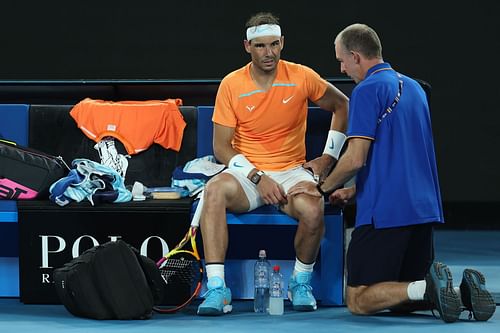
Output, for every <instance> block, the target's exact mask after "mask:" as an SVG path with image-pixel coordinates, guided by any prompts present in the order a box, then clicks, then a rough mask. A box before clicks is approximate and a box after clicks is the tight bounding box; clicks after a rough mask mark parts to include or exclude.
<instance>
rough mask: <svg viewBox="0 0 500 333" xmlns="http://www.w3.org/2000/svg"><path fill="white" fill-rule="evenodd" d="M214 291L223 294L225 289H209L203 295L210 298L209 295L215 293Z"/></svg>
mask: <svg viewBox="0 0 500 333" xmlns="http://www.w3.org/2000/svg"><path fill="white" fill-rule="evenodd" d="M213 293H216V294H221V295H222V293H223V290H222V288H213V289H208V290H207V291H206V292H205V293H204V294H203V295H202V297H203V298H205V299H208V297H209V296H210V295H211V294H213Z"/></svg>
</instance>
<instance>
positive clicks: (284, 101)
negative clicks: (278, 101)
mask: <svg viewBox="0 0 500 333" xmlns="http://www.w3.org/2000/svg"><path fill="white" fill-rule="evenodd" d="M293 96H295V95H292V96H290V97H288V98H283V101H282V102H283V104H286V103H288V102H290V100H291V99H292V98H293Z"/></svg>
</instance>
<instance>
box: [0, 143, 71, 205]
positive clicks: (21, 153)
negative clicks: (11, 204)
mask: <svg viewBox="0 0 500 333" xmlns="http://www.w3.org/2000/svg"><path fill="white" fill-rule="evenodd" d="M68 171H69V169H67V167H65V165H64V161H63V160H62V158H61V157H55V156H52V155H50V154H46V153H44V152H40V151H37V150H35V149H31V148H27V147H22V146H19V145H16V144H15V143H12V142H9V141H5V140H0V199H9V200H23V199H44V198H48V196H49V187H50V185H52V183H54V182H55V181H56V180H59V179H60V178H62V177H64V176H65V175H66V174H67V173H68Z"/></svg>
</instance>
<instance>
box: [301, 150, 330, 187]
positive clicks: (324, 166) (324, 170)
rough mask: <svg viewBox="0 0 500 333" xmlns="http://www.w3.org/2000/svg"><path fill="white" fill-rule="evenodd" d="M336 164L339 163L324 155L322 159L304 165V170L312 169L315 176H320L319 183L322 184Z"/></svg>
mask: <svg viewBox="0 0 500 333" xmlns="http://www.w3.org/2000/svg"><path fill="white" fill-rule="evenodd" d="M335 162H337V161H336V160H335V159H334V158H333V157H332V156H330V155H327V154H323V155H321V156H320V157H316V158H315V159H313V160H311V161H309V162H306V163H304V165H303V167H304V169H311V170H312V171H313V172H314V174H315V175H318V176H319V181H320V182H322V181H323V180H325V178H326V177H327V176H328V174H329V173H330V171H331V169H332V167H333V166H334V164H335Z"/></svg>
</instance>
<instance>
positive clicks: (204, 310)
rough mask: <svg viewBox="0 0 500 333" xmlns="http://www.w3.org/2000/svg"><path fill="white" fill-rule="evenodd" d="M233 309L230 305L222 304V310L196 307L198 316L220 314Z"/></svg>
mask: <svg viewBox="0 0 500 333" xmlns="http://www.w3.org/2000/svg"><path fill="white" fill-rule="evenodd" d="M231 311H233V306H232V305H230V304H229V305H224V307H223V308H222V311H221V310H219V309H216V308H209V307H202V308H198V311H197V314H198V315H199V316H222V315H223V314H226V313H230V312H231Z"/></svg>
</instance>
